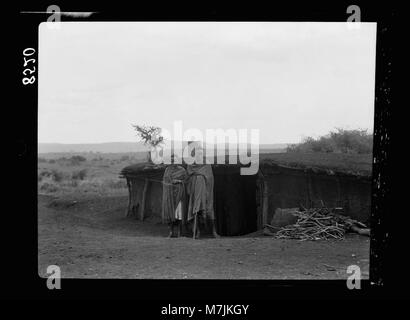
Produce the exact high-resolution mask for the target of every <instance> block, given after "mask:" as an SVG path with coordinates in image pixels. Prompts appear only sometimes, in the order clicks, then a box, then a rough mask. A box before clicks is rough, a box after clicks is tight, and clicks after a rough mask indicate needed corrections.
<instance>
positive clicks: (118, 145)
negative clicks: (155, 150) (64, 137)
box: [38, 142, 148, 153]
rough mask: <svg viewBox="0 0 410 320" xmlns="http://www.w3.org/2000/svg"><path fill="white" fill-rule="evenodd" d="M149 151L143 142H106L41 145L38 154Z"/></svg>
mask: <svg viewBox="0 0 410 320" xmlns="http://www.w3.org/2000/svg"><path fill="white" fill-rule="evenodd" d="M146 150H148V149H147V147H146V146H144V144H143V143H142V142H104V143H84V144H83V143H78V144H77V143H75V144H71V143H70V144H66V143H39V144H38V153H61V152H73V153H74V152H102V153H123V152H141V151H146Z"/></svg>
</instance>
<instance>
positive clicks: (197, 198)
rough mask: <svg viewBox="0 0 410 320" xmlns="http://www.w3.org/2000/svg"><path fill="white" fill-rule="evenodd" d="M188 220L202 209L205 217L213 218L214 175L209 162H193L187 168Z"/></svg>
mask: <svg viewBox="0 0 410 320" xmlns="http://www.w3.org/2000/svg"><path fill="white" fill-rule="evenodd" d="M187 173H188V176H189V180H188V184H187V194H188V196H189V203H188V219H187V220H188V221H190V220H191V219H193V218H194V217H195V215H196V214H197V213H198V212H199V211H202V214H203V217H204V218H206V219H215V215H214V176H213V173H212V167H211V165H209V164H193V165H189V166H188V168H187Z"/></svg>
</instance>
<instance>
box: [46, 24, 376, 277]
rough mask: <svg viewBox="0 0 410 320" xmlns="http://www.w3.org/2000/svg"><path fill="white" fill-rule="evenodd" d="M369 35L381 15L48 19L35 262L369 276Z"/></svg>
mask: <svg viewBox="0 0 410 320" xmlns="http://www.w3.org/2000/svg"><path fill="white" fill-rule="evenodd" d="M375 48H376V25H375V24H374V23H362V24H360V27H359V28H356V29H354V28H349V26H348V25H347V24H346V23H320V22H319V23H314V22H312V23H304V22H295V23H287V22H284V23H280V22H277V23H274V22H266V23H263V22H118V23H112V22H106V23H105V22H101V23H99V22H79V23H76V22H68V23H63V22H62V23H61V26H59V28H58V29H50V28H48V25H47V23H43V24H41V25H40V27H39V65H40V70H39V79H38V81H39V97H38V99H39V100H38V213H39V215H38V224H39V231H38V237H39V251H38V254H39V265H38V270H39V274H41V275H44V276H46V273H47V266H49V265H57V266H59V267H60V268H61V273H62V277H63V278H64V277H67V278H70V277H73V278H145V279H161V278H166V279H345V278H346V277H347V273H346V270H347V267H348V266H349V265H353V266H356V267H358V268H360V271H361V276H362V277H363V278H364V279H365V278H367V277H368V272H369V233H370V229H369V225H368V223H369V217H370V197H371V179H370V178H371V164H372V145H373V143H372V142H373V140H372V133H373V116H374V115H373V112H374V88H375ZM61 61H64V63H63V64H62V63H61Z"/></svg>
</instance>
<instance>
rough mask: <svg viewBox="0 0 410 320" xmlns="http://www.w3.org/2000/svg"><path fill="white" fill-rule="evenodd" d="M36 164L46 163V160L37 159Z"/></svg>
mask: <svg viewBox="0 0 410 320" xmlns="http://www.w3.org/2000/svg"><path fill="white" fill-rule="evenodd" d="M37 162H38V163H44V162H47V160H46V159H44V158H38V159H37Z"/></svg>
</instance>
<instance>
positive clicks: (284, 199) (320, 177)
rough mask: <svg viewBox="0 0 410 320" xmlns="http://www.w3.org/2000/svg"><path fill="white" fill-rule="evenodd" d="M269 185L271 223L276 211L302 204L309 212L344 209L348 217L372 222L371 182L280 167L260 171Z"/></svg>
mask: <svg viewBox="0 0 410 320" xmlns="http://www.w3.org/2000/svg"><path fill="white" fill-rule="evenodd" d="M261 171H262V172H263V175H264V178H265V179H266V183H267V185H268V190H269V191H268V193H269V201H268V202H269V209H268V217H267V222H270V221H271V219H272V217H273V214H274V212H275V210H276V209H277V208H293V207H298V206H299V205H300V204H302V205H303V206H305V207H307V208H309V207H312V206H320V205H321V201H323V203H324V205H325V206H327V207H344V208H345V213H346V214H347V215H349V216H350V217H352V218H353V219H357V220H359V221H362V222H364V223H368V221H369V218H370V199H371V181H370V179H364V178H357V177H354V176H343V175H342V176H341V175H329V174H325V173H315V172H312V171H310V170H306V171H304V170H295V169H291V168H283V167H278V166H269V167H263V168H262V169H261Z"/></svg>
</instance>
